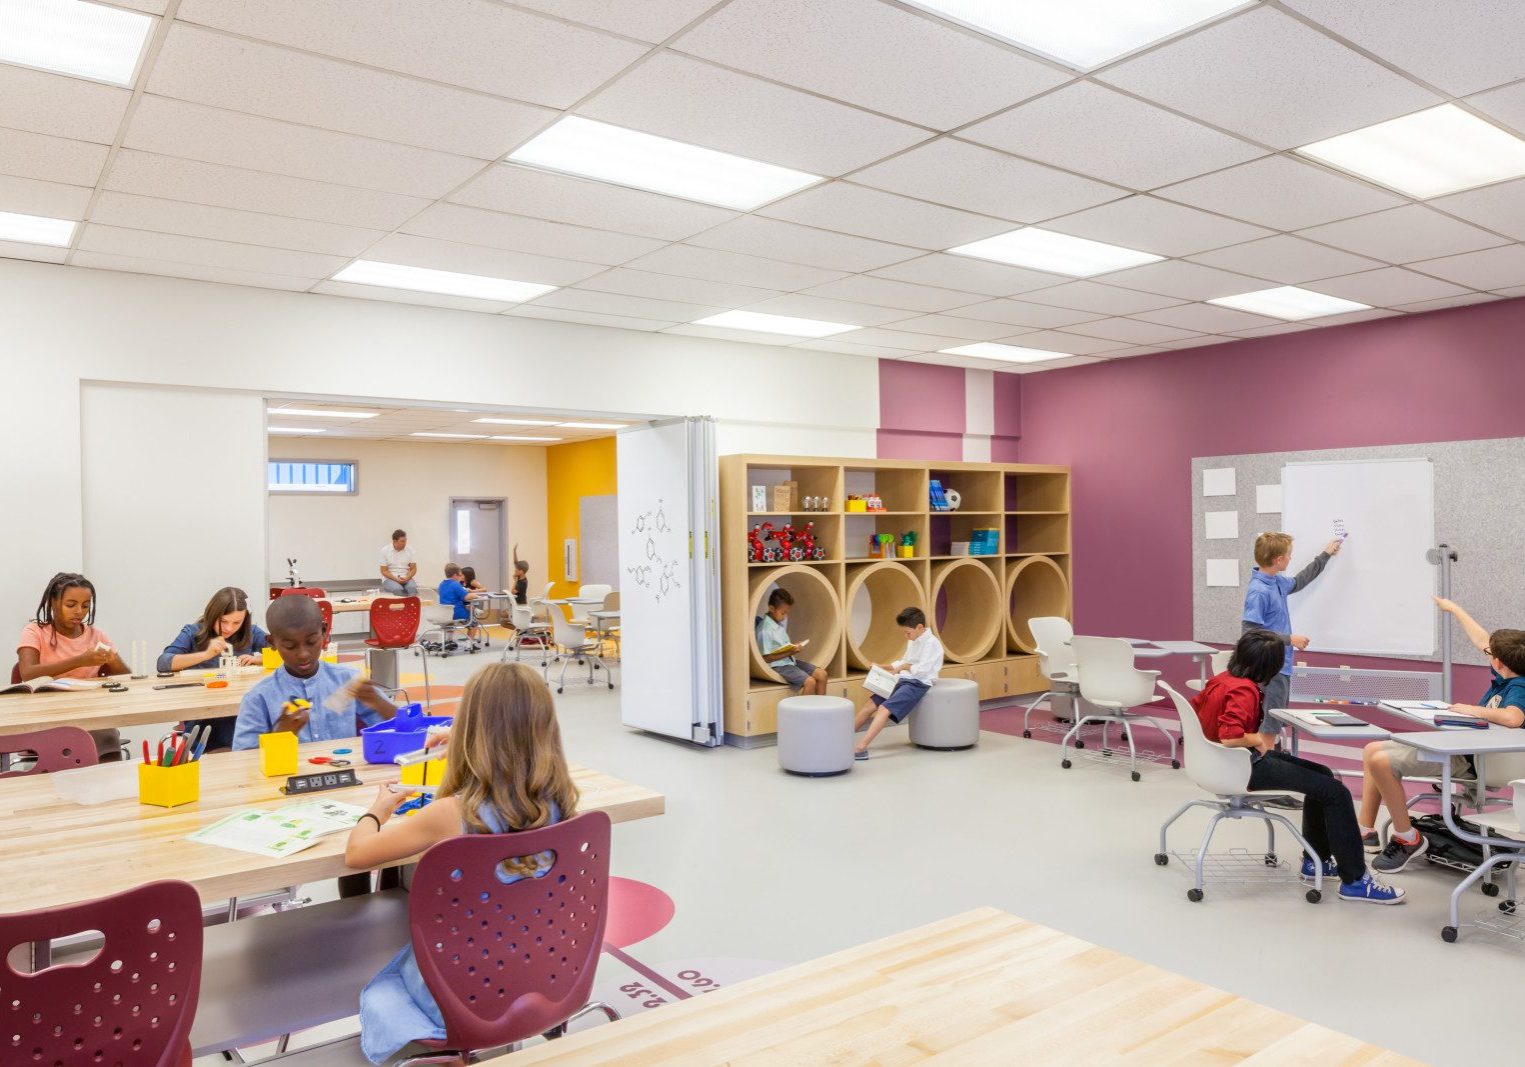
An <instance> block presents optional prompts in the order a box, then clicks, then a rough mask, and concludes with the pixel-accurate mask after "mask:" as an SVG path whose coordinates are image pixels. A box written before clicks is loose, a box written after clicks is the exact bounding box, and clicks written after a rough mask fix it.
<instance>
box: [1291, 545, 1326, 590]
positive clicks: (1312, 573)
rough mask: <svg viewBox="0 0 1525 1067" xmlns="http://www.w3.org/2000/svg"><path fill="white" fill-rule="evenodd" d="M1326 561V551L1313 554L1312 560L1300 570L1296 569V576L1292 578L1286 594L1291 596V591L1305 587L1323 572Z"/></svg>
mask: <svg viewBox="0 0 1525 1067" xmlns="http://www.w3.org/2000/svg"><path fill="white" fill-rule="evenodd" d="M1328 563H1329V553H1328V552H1320V553H1319V554H1318V555H1316V556H1314V557H1313V562H1312V563H1310V564H1308V565H1307V566H1306V567H1304V568H1303V569H1302V570H1300V571H1298V572H1297V577H1296V578H1293V579H1292V589H1291V592H1289V593H1288V594H1287V595H1288V596H1291V595H1292V593H1295V592H1297V591H1298V590H1299V589H1306V588H1307V587H1308V586H1309V585H1311V584H1313V579H1315V578H1317V577H1318V576H1319V575H1320V574H1323V573H1324V567H1325V566H1326V565H1328Z"/></svg>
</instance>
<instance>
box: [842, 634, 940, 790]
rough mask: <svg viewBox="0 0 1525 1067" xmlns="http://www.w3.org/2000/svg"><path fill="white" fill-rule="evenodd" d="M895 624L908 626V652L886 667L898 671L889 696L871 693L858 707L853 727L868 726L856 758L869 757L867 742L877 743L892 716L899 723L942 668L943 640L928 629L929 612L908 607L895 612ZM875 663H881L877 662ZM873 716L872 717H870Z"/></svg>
mask: <svg viewBox="0 0 1525 1067" xmlns="http://www.w3.org/2000/svg"><path fill="white" fill-rule="evenodd" d="M895 624H896V625H897V626H899V627H901V628H902V629H903V630H905V640H906V646H905V654H904V655H902V656H901V657H900V658H899V659H898V660H896V661H895V662H894V663H891V664H890V665H889V666H888V667H886V668H885V669H886V670H888V671H889V672H890V673H891V674H893V675H895V676H896V678H895V688H894V689H893V690H892V691H891V692H890V695H889V696H887V697H882V696H880V695H879V694H878V693H874V694H872V695H871V696H870V697H869V698H868V702H867V703H866V704H864V705H863V706H862V707H861V708H859V709H858V716H857V719H856V721H855V722H854V723H853V729H854V730H855V731H856V730H862V729H863V726H864V724H865V723H867V724H868V730H867V731H866V732H865V733H864V735H863V740H861V741H859V742H858V745H857V747H856V748H855V749H854V750H853V759H856V760H866V759H868V746H869V745H871V744H873V743H874V738H876V737H878V736H879V731H880V730H883V729H884V728H885V727H886V726H887V725H889V722H890V720H891V719H893V720H894V721H895V722H896V723H897V724H899V723H902V722H904V721H905V718H906V716H907V715H909V714H911V712H913V711H915V710H916V705H917V704H920V703H921V698H922V697H924V696H926V695H927V690H928V689H931V688H932V683H933V682H935V681H937V675H938V673H939V672H941V671H942V669H943V643H942V642H941V641H939V640H938V639H937V635H936V634H934V633H933V632H932V631H931V630H929V629H927V616H926V612H924V611H922V610H921V609H920V608H906V609H905V610H904V611H902V612H901V613H900V614H899V615H896V616H895ZM874 666H876V667H877V666H879V665H878V664H877V663H876V664H874ZM870 720H872V721H870Z"/></svg>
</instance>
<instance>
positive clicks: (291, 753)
mask: <svg viewBox="0 0 1525 1067" xmlns="http://www.w3.org/2000/svg"><path fill="white" fill-rule="evenodd" d="M259 772H260V773H261V774H263V775H264V776H265V777H266V778H274V777H275V776H276V775H278V774H296V773H297V735H296V734H293V733H288V732H287V731H285V730H277V731H276V732H275V733H273V734H260V735H259Z"/></svg>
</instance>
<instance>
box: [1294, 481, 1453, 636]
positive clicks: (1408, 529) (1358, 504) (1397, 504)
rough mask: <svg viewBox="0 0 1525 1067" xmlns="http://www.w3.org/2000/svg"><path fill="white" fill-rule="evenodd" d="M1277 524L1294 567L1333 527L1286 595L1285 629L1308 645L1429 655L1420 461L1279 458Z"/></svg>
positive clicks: (1424, 487)
mask: <svg viewBox="0 0 1525 1067" xmlns="http://www.w3.org/2000/svg"><path fill="white" fill-rule="evenodd" d="M1281 478H1282V495H1283V501H1282V528H1283V529H1284V530H1285V531H1286V532H1287V533H1289V534H1291V535H1292V536H1293V537H1294V538H1296V543H1295V544H1294V545H1293V549H1292V566H1291V569H1290V570H1289V571H1288V572H1287V573H1288V574H1289V575H1295V574H1296V573H1297V572H1298V571H1299V570H1300V569H1302V568H1303V567H1304V566H1306V565H1307V564H1308V563H1309V562H1310V561H1311V560H1312V559H1313V557H1314V556H1316V555H1318V553H1320V552H1322V551H1323V549H1324V546H1325V545H1326V544H1328V543H1329V541H1330V540H1332V539H1333V538H1334V537H1335V536H1336V535H1337V533H1339V532H1341V531H1343V532H1344V533H1346V534H1347V537H1346V540H1345V543H1344V546H1343V547H1342V548H1341V550H1340V554H1339V555H1337V556H1335V558H1334V559H1332V560H1331V561H1330V562H1329V566H1327V567H1326V568H1325V569H1324V573H1323V574H1322V575H1320V576H1319V578H1318V579H1317V580H1316V581H1315V582H1314V583H1313V584H1312V585H1310V586H1308V587H1307V588H1306V589H1304V590H1303V591H1302V592H1300V593H1298V594H1297V595H1296V596H1294V597H1292V599H1291V600H1290V602H1289V606H1290V607H1291V610H1292V629H1293V631H1294V632H1295V633H1300V634H1305V635H1307V637H1308V638H1309V639H1310V644H1309V646H1308V648H1309V651H1311V652H1349V653H1354V654H1362V655H1397V656H1429V655H1433V654H1434V652H1435V618H1436V615H1435V606H1434V603H1433V601H1431V599H1430V594H1431V593H1432V592H1434V591H1435V574H1436V571H1435V568H1434V567H1433V566H1432V565H1431V564H1430V562H1429V561H1428V559H1426V556H1425V554H1426V553H1427V552H1428V551H1429V550H1430V549H1431V548H1433V547H1434V546H1435V471H1434V467H1433V465H1432V464H1431V463H1430V461H1429V460H1428V459H1379V460H1358V461H1343V462H1335V463H1289V464H1288V465H1287V466H1285V467H1283V468H1282V475H1281Z"/></svg>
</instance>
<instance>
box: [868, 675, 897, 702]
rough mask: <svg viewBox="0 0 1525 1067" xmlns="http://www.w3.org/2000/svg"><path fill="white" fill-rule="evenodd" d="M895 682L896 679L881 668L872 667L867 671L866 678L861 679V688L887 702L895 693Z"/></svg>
mask: <svg viewBox="0 0 1525 1067" xmlns="http://www.w3.org/2000/svg"><path fill="white" fill-rule="evenodd" d="M896 681H897V679H896V677H895V676H894V675H893V674H891V673H890V672H889V671H887V670H885V669H884V668H883V667H872V668H870V669H869V672H868V677H867V678H865V679H863V688H864V689H867V690H868V691H869V692H870V693H873V694H874V695H875V696H881V697H884V698H885V699H886V700H887V699H889V695H890V694H891V693H893V692H894V691H895V682H896Z"/></svg>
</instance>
